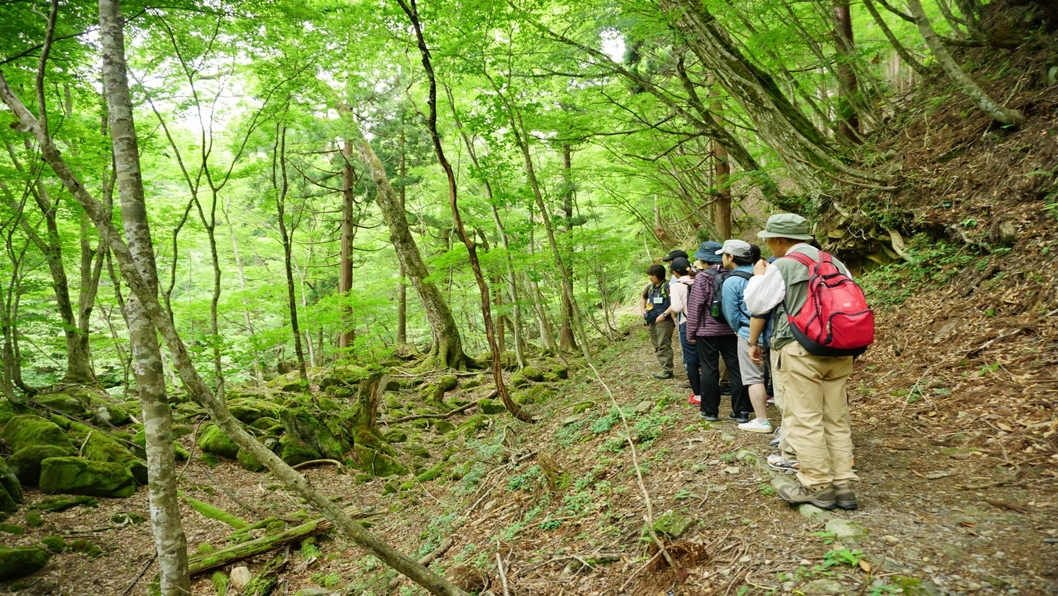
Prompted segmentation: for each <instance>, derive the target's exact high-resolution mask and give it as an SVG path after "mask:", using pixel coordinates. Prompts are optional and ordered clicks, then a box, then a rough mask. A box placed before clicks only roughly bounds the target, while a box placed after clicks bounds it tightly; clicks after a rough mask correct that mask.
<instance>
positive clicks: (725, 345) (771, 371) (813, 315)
mask: <svg viewBox="0 0 1058 596" xmlns="http://www.w3.org/2000/svg"><path fill="white" fill-rule="evenodd" d="M757 236H758V237H760V238H762V239H764V242H765V244H766V245H767V248H768V249H769V251H770V252H771V254H772V255H773V256H772V257H771V258H770V259H768V260H767V261H765V260H763V259H762V258H761V249H760V248H759V247H758V246H756V245H753V244H750V243H748V242H745V241H743V240H738V239H730V240H726V241H725V242H724V243H723V244H720V243H719V242H713V241H706V242H703V243H702V244H701V246H700V247H699V248H698V250H697V251H696V252H695V253H694V254H693V255H691V256H693V259H694V260H693V262H692V261H691V256H688V255H687V253H686V252H684V251H682V250H675V251H672V252H671V253H670V254H669V255H668V256H666V257H665V258H664V259H662V261H663V262H665V263H668V274H667V273H666V270H665V267H664V266H662V265H657V264H655V265H651V266H650V267H649V268H648V269H647V271H646V273H647V276H648V278H649V279H650V283H649V284H647V286H646V288H644V290H643V294H642V300H641V303H640V306H641V309H642V312H643V317H644V320H645V323H646V325H647V326H648V327H649V329H650V339H651V342H652V344H653V346H654V353H655V355H656V356H657V359H658V363H659V364H660V365H661V370H660V371H659V372H658V373H657V374H655V375H654V378H657V379H673V378H675V375H674V374H673V350H672V335H673V333H674V332H678V335H679V341H680V346H681V348H682V356H683V364H684V368H685V370H686V373H687V383H688V384H689V386H690V389H691V391H692V393H691V395H690V397H689V398H688V402H689V403H691V404H692V405H697V406H698V407H699V413H700V416H701V417H702V418H703V419H705V420H707V421H710V422H717V421H719V420H720V402H721V395H722V394H723V393H725V392H726V391H725V390H724V389H722V384H721V383H722V378H723V377H724V376H726V378H727V379H728V380H729V383H730V395H731V412H730V414H728V419H729V420H732V421H735V422H737V423H738V428H739V429H740V430H743V431H750V432H757V433H773V430H772V424H771V421H770V420H769V419H768V411H767V407H768V405H769V403H774V404H775V406H777V408H778V410H779V414H780V416H781V419H782V427H781V428H775V430H774V434H775V435H776V436H775V437H774V438H773V439H772V440H771V443H770V444H771V446H772V447H774V448H776V449H777V450H778V452H777V453H774V454H772V455H770V456H769V457H768V464H769V465H770V466H771V467H772V468H775V469H777V470H781V471H783V472H786V473H795V474H796V477H797V482H796V483H791V484H786V485H784V486H782V487H781V488H780V489H779V491H778V493H779V496H781V497H782V498H783V499H784V500H785V501H787V502H789V503H791V504H804V503H811V504H812V505H815V506H817V507H820V508H822V509H834V508H835V507H840V508H842V509H849V510H851V509H856V496H855V494H854V492H853V490H852V485H851V481H852V480H856V479H857V477H856V474H855V472H854V471H853V455H852V432H851V427H850V418H849V406H848V398H847V393H846V387H847V382H848V377H849V374H850V373H851V372H852V360H853V356H854V355H856V354H859V353H862V352H863V350H865V349H866V345H867V344H869V343H870V342H871V341H873V337H874V335H873V334H874V319H873V313H871V312H870V309H868V308H867V307H866V302H865V300H864V299H863V298H862V291H860V290H859V287H858V286H856V285H855V283H853V282H852V280H851V274H850V273H849V271H848V269H847V268H846V267H845V265H844V264H843V263H841V262H840V261H838V260H837V259H834V258H833V257H831V256H830V255H829V254H827V253H825V252H823V251H821V250H819V249H818V248H816V247H813V246H812V245H810V244H809V243H810V242H811V241H812V235H811V234H810V233H809V229H808V222H807V221H806V220H805V219H804V218H803V217H801V216H799V215H795V214H792V213H781V214H777V215H773V216H771V217H769V218H768V221H767V224H766V225H765V227H764V229H763V230H762V231H760V232H759V233H758V234H757ZM670 275H671V278H670ZM832 303H834V304H837V306H832ZM824 311H825V312H824ZM861 344H862V345H861ZM725 369H726V370H725ZM769 394H773V399H772V398H770V397H769ZM751 415H752V418H751Z"/></svg>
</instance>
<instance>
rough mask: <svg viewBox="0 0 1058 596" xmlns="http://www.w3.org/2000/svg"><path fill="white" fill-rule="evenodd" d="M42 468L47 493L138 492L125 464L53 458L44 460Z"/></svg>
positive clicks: (104, 494) (120, 494) (99, 494)
mask: <svg viewBox="0 0 1058 596" xmlns="http://www.w3.org/2000/svg"><path fill="white" fill-rule="evenodd" d="M40 468H41V469H40V490H41V492H44V493H49V494H52V493H63V494H68V495H87V496H92V497H115V498H125V497H131V496H132V494H133V493H135V492H136V479H135V478H133V476H132V472H130V471H129V470H128V468H126V467H125V466H123V465H121V464H115V463H111V462H101V461H89V460H87V459H81V458H78V457H51V458H48V459H46V460H44V461H43V462H41V466H40Z"/></svg>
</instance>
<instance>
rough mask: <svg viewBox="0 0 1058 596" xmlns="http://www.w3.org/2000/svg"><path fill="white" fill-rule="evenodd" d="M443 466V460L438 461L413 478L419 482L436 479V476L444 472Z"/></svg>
mask: <svg viewBox="0 0 1058 596" xmlns="http://www.w3.org/2000/svg"><path fill="white" fill-rule="evenodd" d="M445 468H446V466H445V464H444V462H441V463H438V464H436V465H435V466H434V467H432V468H430V469H429V470H426V471H425V472H423V473H422V474H419V475H418V476H416V477H415V479H416V480H418V481H419V482H429V481H431V480H436V479H437V478H438V477H440V476H441V475H442V474H444V471H445Z"/></svg>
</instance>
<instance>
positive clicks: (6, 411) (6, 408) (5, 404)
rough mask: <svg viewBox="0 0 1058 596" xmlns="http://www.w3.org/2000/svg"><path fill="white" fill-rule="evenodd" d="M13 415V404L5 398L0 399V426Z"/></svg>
mask: <svg viewBox="0 0 1058 596" xmlns="http://www.w3.org/2000/svg"><path fill="white" fill-rule="evenodd" d="M14 417H15V406H14V404H12V403H11V402H10V401H8V400H6V399H0V426H2V425H4V424H7V421H8V420H11V419H12V418H14Z"/></svg>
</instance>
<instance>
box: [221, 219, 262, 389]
mask: <svg viewBox="0 0 1058 596" xmlns="http://www.w3.org/2000/svg"><path fill="white" fill-rule="evenodd" d="M223 213H224V224H225V225H226V226H227V227H228V231H229V232H230V233H231V253H232V256H233V257H234V258H235V270H236V271H237V272H238V274H239V290H240V291H241V292H242V297H241V301H242V318H243V324H245V325H246V333H247V335H248V337H249V338H250V342H251V345H252V343H253V340H254V335H255V331H254V324H253V316H252V315H251V313H250V303H249V302H248V301H247V299H246V293H247V290H246V271H245V269H244V268H243V265H242V257H241V256H240V255H239V242H238V240H237V239H236V237H235V228H234V227H233V226H232V225H231V216H230V215H229V213H228V207H227V205H225V207H224V209H223ZM253 372H254V378H255V379H257V384H258V385H261V384H263V383H264V371H263V370H261V357H260V355H259V354H258V353H257V350H253Z"/></svg>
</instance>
